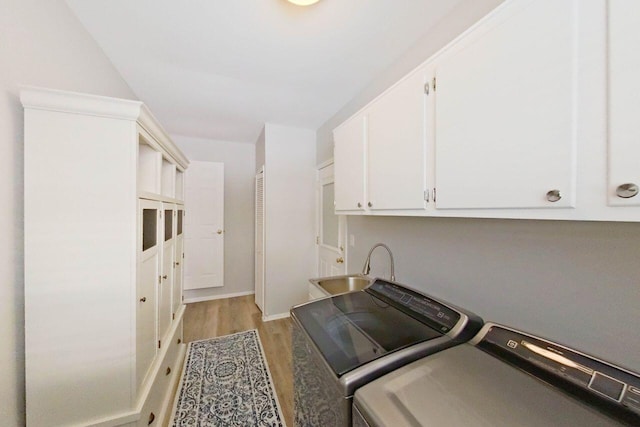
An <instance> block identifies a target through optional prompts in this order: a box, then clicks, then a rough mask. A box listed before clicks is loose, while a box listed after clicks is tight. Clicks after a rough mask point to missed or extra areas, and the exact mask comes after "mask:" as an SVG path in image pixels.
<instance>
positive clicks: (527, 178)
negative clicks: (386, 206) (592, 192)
mask: <svg viewBox="0 0 640 427" xmlns="http://www.w3.org/2000/svg"><path fill="white" fill-rule="evenodd" d="M521 3H522V2H521ZM577 3H578V0H561V1H549V0H542V1H533V2H529V3H528V4H526V5H522V6H521V7H519V8H518V10H514V11H513V12H507V13H506V14H505V16H501V17H496V18H494V19H489V20H487V22H486V23H485V24H484V25H482V27H481V28H478V29H477V30H476V31H477V32H479V33H480V32H481V34H479V35H477V36H476V35H469V36H468V37H465V38H463V39H462V40H460V41H459V42H458V43H456V44H455V46H452V48H451V49H449V51H448V52H446V53H445V54H443V55H442V56H441V57H440V58H438V60H437V61H436V62H437V64H436V79H437V80H436V82H437V83H436V85H437V86H436V91H435V98H436V106H437V107H436V108H437V113H436V120H435V133H436V136H435V154H434V156H435V161H436V170H435V172H436V175H435V183H436V188H437V201H436V207H437V208H438V209H456V208H458V209H469V208H483V209H487V208H489V209H492V208H550V207H553V208H557V207H573V206H575V181H576V137H577V134H576V131H577V129H576V125H577V121H576V119H577V105H576V104H577V102H578V93H577V90H578V88H577V85H576V84H574V79H575V76H576V71H577V63H578V62H577V56H578V48H577V46H578V44H577V37H578V32H577V25H578V17H577Z"/></svg>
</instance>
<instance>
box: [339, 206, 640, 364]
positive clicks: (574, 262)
mask: <svg viewBox="0 0 640 427" xmlns="http://www.w3.org/2000/svg"><path fill="white" fill-rule="evenodd" d="M348 227H349V234H353V235H354V237H355V242H356V245H355V246H354V247H349V248H348V262H349V270H350V272H357V271H360V270H361V269H362V265H363V263H364V260H365V257H366V256H367V253H368V251H369V248H371V246H373V244H374V243H376V242H384V243H386V244H388V245H389V246H390V248H391V250H392V251H393V254H394V256H395V258H396V271H395V274H396V281H398V282H400V283H404V284H406V285H409V286H411V287H414V288H416V289H419V290H421V291H424V292H427V293H429V294H431V295H433V296H435V297H440V298H443V299H445V300H447V301H450V302H452V303H454V304H456V305H460V306H462V307H465V308H468V309H470V310H471V311H473V312H475V313H477V314H479V315H480V316H482V317H483V318H484V319H485V320H491V321H496V322H502V323H505V324H507V325H511V326H514V327H517V328H520V329H523V330H525V331H530V332H532V333H535V334H538V335H542V336H545V337H548V338H551V339H554V340H557V341H559V342H561V343H565V344H567V345H570V346H574V347H577V348H579V349H581V350H583V351H584V352H587V353H591V354H595V355H597V356H600V357H601V358H603V359H605V360H610V361H613V362H616V363H618V364H620V365H622V366H625V367H627V368H629V369H632V370H634V371H640V327H638V325H640V259H639V258H640V250H639V247H640V223H598V222H579V221H566V222H560V221H530V220H491V219H464V218H404V217H349V219H348ZM374 254H375V257H374V258H373V259H372V269H371V274H372V275H376V276H381V277H388V274H389V268H388V264H389V261H388V258H387V256H386V253H385V251H384V250H383V249H376V251H375V252H374ZM621 337H624V339H621Z"/></svg>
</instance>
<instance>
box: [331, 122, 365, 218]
mask: <svg viewBox="0 0 640 427" xmlns="http://www.w3.org/2000/svg"><path fill="white" fill-rule="evenodd" d="M365 125H366V117H365V115H364V114H358V115H356V116H355V117H352V118H351V119H349V120H348V121H347V122H345V123H343V124H342V125H340V127H338V128H337V129H336V130H334V132H333V138H334V141H335V146H334V157H335V163H334V167H335V169H334V176H335V181H336V186H335V204H336V210H337V211H361V210H363V209H364V205H365V203H366V202H365V173H366V172H365V171H366V164H365V160H366V159H365V152H366V151H365V146H366V139H365Z"/></svg>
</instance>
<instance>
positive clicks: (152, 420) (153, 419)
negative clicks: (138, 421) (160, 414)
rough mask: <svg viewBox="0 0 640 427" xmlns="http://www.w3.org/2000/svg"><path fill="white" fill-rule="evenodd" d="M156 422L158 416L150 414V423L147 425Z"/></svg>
mask: <svg viewBox="0 0 640 427" xmlns="http://www.w3.org/2000/svg"><path fill="white" fill-rule="evenodd" d="M155 420H156V414H154V413H153V412H152V413H150V414H149V422H148V423H147V425H149V426H150V425H151V424H152V423H153V422H154V421H155Z"/></svg>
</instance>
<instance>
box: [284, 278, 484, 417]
mask: <svg viewBox="0 0 640 427" xmlns="http://www.w3.org/2000/svg"><path fill="white" fill-rule="evenodd" d="M291 317H292V319H293V337H292V340H293V343H292V344H293V377H294V403H295V424H296V425H297V426H305V427H307V426H312V427H313V426H319V427H340V426H350V425H351V403H352V397H353V393H354V392H355V390H357V389H358V388H359V387H361V386H363V385H364V384H367V383H368V382H370V381H372V380H374V379H376V378H378V377H380V376H382V375H384V374H386V373H388V372H391V371H392V370H394V369H397V368H399V367H401V366H403V365H406V364H407V363H410V362H412V361H414V360H417V359H419V358H421V357H424V356H426V355H428V354H433V353H435V352H437V351H440V350H443V349H445V348H448V347H451V346H454V345H456V344H460V343H463V342H465V341H467V340H469V339H471V338H472V337H473V336H474V335H475V334H476V333H477V332H478V331H479V330H480V328H481V327H482V319H480V318H479V317H478V316H476V315H474V314H472V313H469V312H467V311H464V310H462V309H460V308H457V307H455V306H453V305H450V304H448V303H444V302H442V301H438V300H436V299H435V298H432V297H430V296H427V295H424V294H422V293H419V292H417V291H415V290H412V289H409V288H407V287H406V286H403V285H400V284H398V283H394V282H388V281H384V280H381V279H377V280H375V281H374V282H373V283H372V284H371V285H370V286H369V287H368V288H366V289H365V290H363V291H359V292H351V293H347V294H342V295H337V296H333V297H329V298H325V299H321V300H316V301H312V302H309V303H306V304H303V305H299V306H296V307H294V308H292V309H291Z"/></svg>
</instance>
